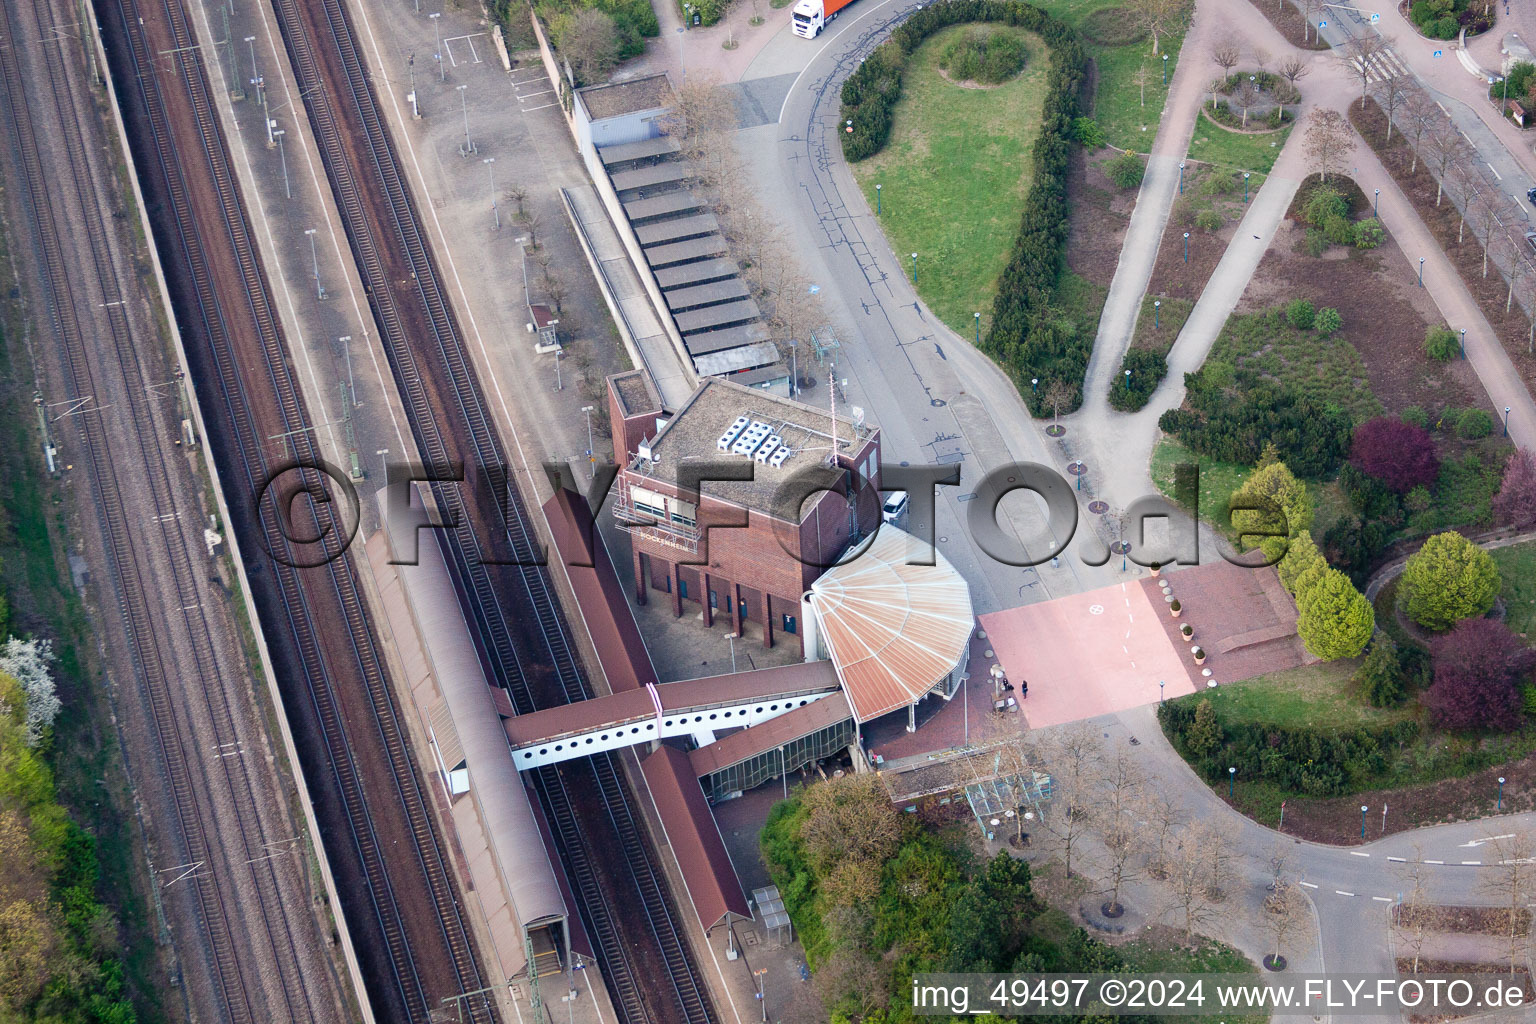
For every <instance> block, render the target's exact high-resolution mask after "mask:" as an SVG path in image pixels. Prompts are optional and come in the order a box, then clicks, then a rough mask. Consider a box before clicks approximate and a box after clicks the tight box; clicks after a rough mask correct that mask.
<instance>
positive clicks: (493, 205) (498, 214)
mask: <svg viewBox="0 0 1536 1024" xmlns="http://www.w3.org/2000/svg"><path fill="white" fill-rule="evenodd" d="M480 162H481V163H483V164H485V169H486V172H487V173H489V174H490V176H491V216H493V217H495V218H496V230H498V231H500V230H501V211H500V210H498V209H497V208H496V168H495V167H493V166H491V165H492V164H494V163H495V162H496V158H495V157H493V156H488V157H486V158H485V159H484V160H481V161H480Z"/></svg>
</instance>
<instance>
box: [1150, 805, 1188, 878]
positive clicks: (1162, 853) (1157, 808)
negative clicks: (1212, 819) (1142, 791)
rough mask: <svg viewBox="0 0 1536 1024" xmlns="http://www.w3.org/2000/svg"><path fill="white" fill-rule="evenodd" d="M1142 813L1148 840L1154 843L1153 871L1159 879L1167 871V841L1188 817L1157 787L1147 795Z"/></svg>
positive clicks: (1180, 828) (1182, 808) (1181, 807)
mask: <svg viewBox="0 0 1536 1024" xmlns="http://www.w3.org/2000/svg"><path fill="white" fill-rule="evenodd" d="M1143 811H1144V812H1145V813H1146V815H1147V829H1148V830H1149V833H1150V835H1149V838H1151V839H1153V840H1155V842H1156V850H1155V851H1153V853H1152V856H1153V864H1154V870H1155V873H1156V874H1157V876H1158V877H1159V878H1161V877H1163V876H1164V875H1165V874H1166V873H1167V870H1168V851H1169V840H1170V839H1172V838H1173V837H1174V836H1175V835H1176V834H1178V833H1179V832H1180V831H1181V830H1182V829H1183V827H1184V823H1185V821H1187V820H1188V816H1187V815H1186V814H1185V813H1184V807H1183V805H1181V804H1180V803H1178V801H1176V800H1174V799H1173V798H1172V797H1171V796H1169V795H1168V794H1167V793H1166V792H1165V791H1163V790H1162V789H1161V788H1157V787H1154V788H1153V789H1152V791H1151V792H1150V793H1148V794H1147V797H1146V802H1145V804H1144V805H1143Z"/></svg>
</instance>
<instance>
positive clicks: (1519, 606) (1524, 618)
mask: <svg viewBox="0 0 1536 1024" xmlns="http://www.w3.org/2000/svg"><path fill="white" fill-rule="evenodd" d="M1489 553H1490V554H1491V555H1493V560H1494V562H1495V563H1496V564H1497V565H1498V567H1499V575H1500V576H1501V577H1502V578H1503V580H1504V593H1503V595H1502V596H1503V598H1504V614H1505V620H1504V621H1505V622H1507V623H1508V624H1509V628H1510V629H1512V630H1514V631H1515V632H1516V633H1521V634H1524V635H1525V636H1527V637H1529V636H1530V634H1531V631H1532V629H1531V628H1532V627H1533V626H1536V541H1526V542H1525V543H1524V544H1515V545H1513V546H1511V547H1507V548H1495V549H1494V550H1493V551H1491V552H1489Z"/></svg>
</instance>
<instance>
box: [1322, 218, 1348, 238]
mask: <svg viewBox="0 0 1536 1024" xmlns="http://www.w3.org/2000/svg"><path fill="white" fill-rule="evenodd" d="M1323 237H1324V238H1326V239H1328V241H1330V242H1332V243H1333V244H1334V245H1354V244H1355V226H1354V225H1353V224H1351V223H1350V222H1349V221H1348V220H1347V219H1346V218H1344V217H1340V216H1337V215H1330V216H1329V217H1328V220H1327V221H1326V222H1325V223H1324V224H1323Z"/></svg>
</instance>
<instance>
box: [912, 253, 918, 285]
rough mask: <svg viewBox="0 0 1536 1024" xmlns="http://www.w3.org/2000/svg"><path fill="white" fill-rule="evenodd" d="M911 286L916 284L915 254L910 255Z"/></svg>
mask: <svg viewBox="0 0 1536 1024" xmlns="http://www.w3.org/2000/svg"><path fill="white" fill-rule="evenodd" d="M912 284H913V285H914V286H915V285H916V284H917V253H913V254H912Z"/></svg>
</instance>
